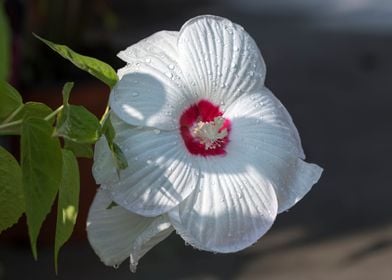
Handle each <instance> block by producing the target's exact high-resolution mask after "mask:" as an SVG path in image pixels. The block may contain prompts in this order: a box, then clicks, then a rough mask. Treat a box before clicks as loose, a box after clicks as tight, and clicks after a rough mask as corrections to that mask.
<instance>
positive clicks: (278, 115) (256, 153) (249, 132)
mask: <svg viewBox="0 0 392 280" xmlns="http://www.w3.org/2000/svg"><path fill="white" fill-rule="evenodd" d="M225 117H228V118H229V119H230V120H231V122H232V127H231V134H230V144H229V145H228V147H227V153H228V154H230V153H233V152H238V151H240V152H241V153H242V154H244V155H247V159H248V161H249V162H252V164H253V165H254V166H255V168H257V169H258V170H259V171H260V172H261V173H262V174H263V176H265V177H266V178H269V179H270V180H271V182H272V184H273V186H274V187H275V191H276V193H277V196H278V202H279V209H278V212H279V213H280V212H282V211H285V210H287V209H288V208H290V207H292V206H293V205H294V204H295V203H296V202H297V201H299V200H300V199H301V198H302V197H303V196H304V195H305V194H306V193H307V192H308V191H309V190H310V189H311V187H312V186H313V185H314V184H315V183H316V182H317V181H318V179H319V178H320V176H321V173H322V168H320V167H319V166H317V165H315V164H309V163H306V162H304V161H303V160H302V159H304V158H305V155H304V153H303V150H302V146H301V141H300V138H299V135H298V131H297V129H296V127H295V126H294V124H293V122H292V120H291V117H290V115H289V114H288V112H287V111H286V109H285V108H284V107H283V105H282V104H281V103H280V102H279V100H278V99H277V98H276V97H275V96H274V95H273V94H272V93H271V92H270V91H269V90H268V89H266V88H264V90H263V91H260V92H258V93H255V94H252V95H250V96H243V97H241V98H239V99H238V100H237V101H236V102H235V103H234V104H233V105H232V106H230V107H229V108H228V110H227V111H226V112H225Z"/></svg>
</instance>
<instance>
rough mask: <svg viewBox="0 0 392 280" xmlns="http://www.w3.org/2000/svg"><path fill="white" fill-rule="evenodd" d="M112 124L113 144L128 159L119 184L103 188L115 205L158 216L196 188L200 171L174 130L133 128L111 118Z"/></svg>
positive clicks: (113, 117)
mask: <svg viewBox="0 0 392 280" xmlns="http://www.w3.org/2000/svg"><path fill="white" fill-rule="evenodd" d="M112 123H113V126H114V129H115V131H116V139H115V141H116V143H117V144H118V145H119V146H120V148H121V149H122V151H123V153H124V155H125V157H126V158H127V159H128V168H126V169H124V170H121V171H120V179H119V181H117V182H115V183H113V184H109V185H105V186H104V187H105V188H108V189H110V192H111V194H112V196H113V199H114V201H116V203H118V204H119V205H121V206H122V207H124V208H126V209H128V210H130V211H132V212H134V213H137V214H140V215H143V216H157V215H160V214H162V213H165V212H167V211H169V210H170V209H171V208H173V207H175V206H176V205H178V204H179V203H180V202H181V201H183V200H184V199H185V198H186V197H187V196H188V195H189V194H190V193H191V192H192V191H193V190H194V189H195V188H196V186H197V184H198V177H199V168H198V167H197V165H196V164H195V162H194V157H192V156H190V155H189V153H188V152H187V151H186V148H185V146H184V144H183V141H182V139H181V136H180V134H179V133H178V132H177V131H159V130H157V129H148V128H136V127H133V126H130V125H128V124H125V123H124V122H123V121H121V120H120V119H118V118H117V117H115V116H114V115H113V116H112Z"/></svg>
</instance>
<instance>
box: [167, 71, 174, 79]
mask: <svg viewBox="0 0 392 280" xmlns="http://www.w3.org/2000/svg"><path fill="white" fill-rule="evenodd" d="M165 75H166V76H167V77H168V78H170V79H171V78H173V74H172V73H170V72H166V73H165Z"/></svg>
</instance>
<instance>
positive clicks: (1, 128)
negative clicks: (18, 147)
mask: <svg viewBox="0 0 392 280" xmlns="http://www.w3.org/2000/svg"><path fill="white" fill-rule="evenodd" d="M21 123H22V120H18V121H14V122H9V123H5V124H1V125H0V130H3V129H5V128H9V127H11V126H15V125H20V124H21Z"/></svg>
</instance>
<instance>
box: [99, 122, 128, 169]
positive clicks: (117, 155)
mask: <svg viewBox="0 0 392 280" xmlns="http://www.w3.org/2000/svg"><path fill="white" fill-rule="evenodd" d="M102 134H104V135H105V137H106V140H107V141H108V145H109V149H110V151H111V152H112V156H113V158H114V162H115V163H116V168H117V169H125V168H127V167H128V162H127V159H126V157H125V155H124V153H123V151H122V150H121V148H120V147H119V146H118V145H117V144H116V143H115V140H114V138H115V137H116V131H115V130H114V127H113V124H112V122H111V121H110V117H108V118H106V119H105V121H104V123H103V125H102Z"/></svg>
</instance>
